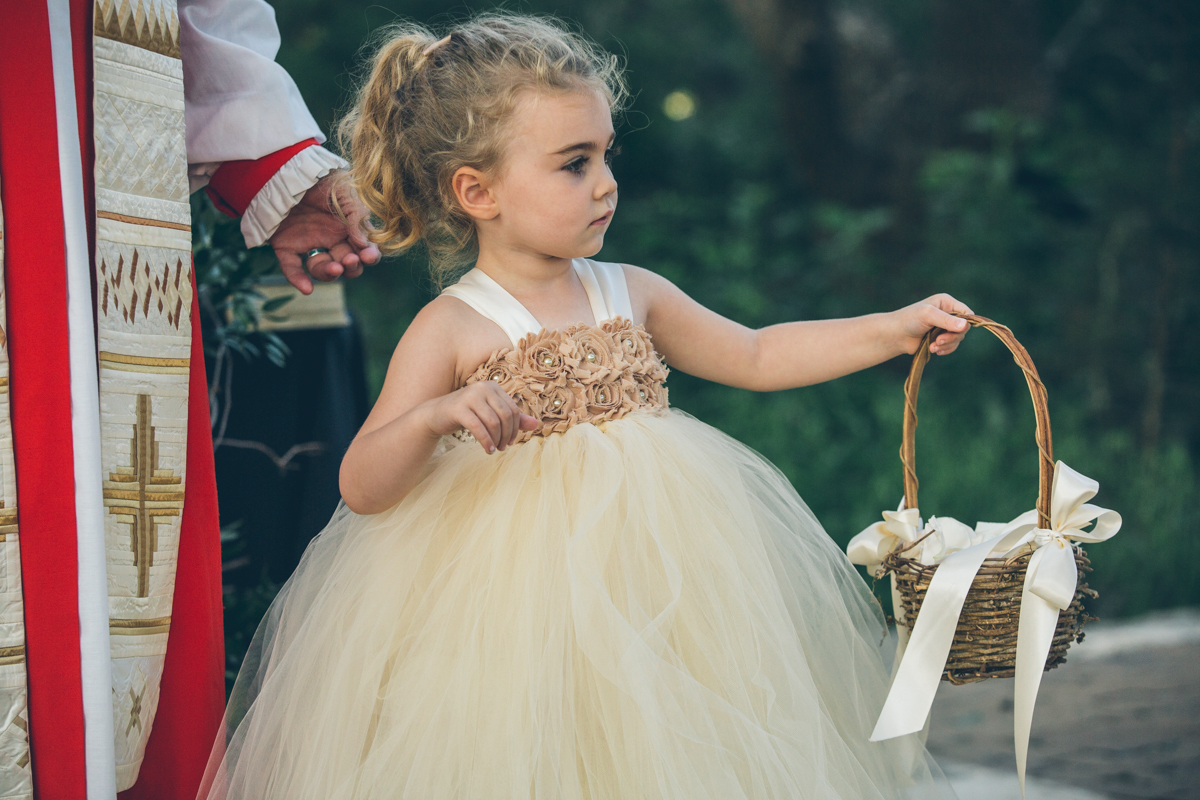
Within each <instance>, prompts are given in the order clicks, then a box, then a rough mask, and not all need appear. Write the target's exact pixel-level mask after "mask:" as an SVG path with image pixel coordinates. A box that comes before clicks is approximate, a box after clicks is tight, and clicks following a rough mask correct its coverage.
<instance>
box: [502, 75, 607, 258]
mask: <svg viewBox="0 0 1200 800" xmlns="http://www.w3.org/2000/svg"><path fill="white" fill-rule="evenodd" d="M510 131H511V138H510V141H509V144H508V146H507V150H506V152H505V156H504V160H503V163H502V166H501V169H500V172H499V174H498V175H497V177H496V179H495V182H494V183H493V185H492V197H493V200H494V201H495V208H496V211H497V214H496V216H495V217H494V218H493V219H491V220H489V221H488V222H489V223H490V224H486V225H484V226H482V227H481V231H480V233H481V239H480V245H481V247H482V246H483V245H484V244H485V243H484V239H485V238H492V239H494V241H495V243H496V244H500V245H501V246H504V247H507V248H513V249H517V250H520V251H522V252H526V253H530V254H534V255H539V256H543V257H545V256H549V257H552V258H578V257H586V256H593V255H595V254H596V253H598V252H600V248H601V246H602V245H603V244H604V233H605V231H607V230H608V226H609V223H610V222H611V221H612V217H613V212H614V210H615V209H616V207H617V182H616V180H614V179H613V174H612V170H611V169H610V168H609V163H610V159H611V157H612V155H613V152H614V151H613V137H614V134H613V124H612V115H611V114H610V113H609V110H608V103H607V102H606V101H605V99H604V96H603V95H602V94H601V93H600V92H599V91H588V90H581V91H578V92H570V93H566V94H535V93H533V92H527V93H526V94H525V95H524V96H523V97H522V98H521V99H520V101H519V102H518V104H517V108H516V110H515V113H514V118H513V120H512V123H511V127H510ZM485 229H489V230H486V234H488V235H485ZM493 234H494V236H493Z"/></svg>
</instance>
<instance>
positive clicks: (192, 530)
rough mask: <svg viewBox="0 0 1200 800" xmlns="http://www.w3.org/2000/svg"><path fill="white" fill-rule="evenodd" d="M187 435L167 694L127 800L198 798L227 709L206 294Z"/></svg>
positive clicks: (195, 344) (195, 323) (196, 337)
mask: <svg viewBox="0 0 1200 800" xmlns="http://www.w3.org/2000/svg"><path fill="white" fill-rule="evenodd" d="M195 285H196V283H195V272H194V271H193V274H192V288H193V289H195ZM187 437H188V444H187V483H186V485H185V488H184V503H183V523H182V529H181V532H180V535H179V568H178V573H177V574H176V577H175V599H174V601H173V603H172V608H171V636H170V639H169V640H168V641H167V661H166V665H165V667H164V672H163V679H162V688H161V692H162V694H161V695H160V699H159V701H158V714H157V715H156V716H155V718H154V727H153V728H152V729H151V731H150V741H149V742H148V743H147V744H146V760H145V761H144V762H143V763H142V769H141V772H140V773H139V775H138V780H137V783H135V784H134V785H133V788H131V789H129V790H128V791H125V792H121V793H120V794H119V795H118V797H119V798H120V800H194V798H195V797H196V790H197V789H198V788H199V786H200V779H201V778H202V777H203V775H204V767H205V765H206V764H207V762H208V755H209V752H210V751H211V750H212V747H213V741H214V740H215V739H216V736H217V729H218V728H220V726H221V716H222V715H223V714H224V713H225V638H224V636H225V634H224V625H223V621H222V617H221V531H220V525H219V524H218V521H217V481H216V473H215V472H214V467H213V448H212V428H211V427H210V423H209V414H208V382H207V381H206V379H205V374H204V346H203V343H202V341H201V335H200V301H199V295H194V296H193V300H192V362H191V376H190V378H189V385H188V433H187Z"/></svg>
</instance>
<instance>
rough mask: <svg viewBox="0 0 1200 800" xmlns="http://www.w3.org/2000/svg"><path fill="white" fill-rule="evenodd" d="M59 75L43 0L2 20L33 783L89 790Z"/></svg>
mask: <svg viewBox="0 0 1200 800" xmlns="http://www.w3.org/2000/svg"><path fill="white" fill-rule="evenodd" d="M56 124H57V123H56V118H55V111H54V72H53V67H52V62H51V56H50V25H49V20H48V18H47V12H46V4H45V3H41V2H22V3H6V4H5V13H4V23H3V24H2V25H0V173H2V175H3V177H2V178H0V186H2V191H3V202H4V215H5V239H6V241H5V250H6V253H5V261H6V263H5V289H6V292H7V299H6V302H7V311H8V331H7V333H8V348H9V362H10V366H9V370H10V375H11V394H10V398H11V408H12V426H13V444H14V450H15V453H16V467H17V510H18V514H19V515H20V516H19V523H20V526H21V527H20V536H21V576H22V581H23V583H24V593H25V637H26V653H27V670H28V673H29V713H30V726H29V733H30V738H31V747H32V755H33V788H34V793H35V796H36V797H37V798H38V799H39V800H79V798H82V797H85V796H86V776H85V774H84V750H83V688H82V686H81V684H80V674H79V668H80V664H79V584H78V580H79V577H78V561H77V557H76V554H77V550H76V547H77V545H76V541H75V475H74V467H73V455H72V442H71V381H70V371H69V362H68V349H67V285H66V283H67V275H66V249H65V245H64V240H63V212H62V194H61V191H62V190H61V186H60V184H59V180H58V174H59V169H58V139H57V136H56V135H55V131H56V130H57V128H56Z"/></svg>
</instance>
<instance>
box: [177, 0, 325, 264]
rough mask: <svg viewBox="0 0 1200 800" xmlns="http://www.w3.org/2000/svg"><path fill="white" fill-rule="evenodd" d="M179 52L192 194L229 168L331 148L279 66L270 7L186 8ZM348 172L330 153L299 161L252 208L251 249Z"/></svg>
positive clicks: (231, 2) (195, 1)
mask: <svg viewBox="0 0 1200 800" xmlns="http://www.w3.org/2000/svg"><path fill="white" fill-rule="evenodd" d="M179 45H180V51H181V56H182V59H183V89H184V121H185V124H186V126H187V152H188V178H189V184H190V188H191V191H193V192H195V191H197V190H199V189H201V188H203V187H204V186H205V185H206V184H207V183H208V180H209V178H211V177H212V175H213V173H214V172H216V171H217V168H218V167H220V166H221V163H222V162H225V161H240V160H254V159H258V158H262V157H263V156H265V155H268V154H270V153H274V152H275V151H276V150H281V149H283V148H285V147H288V146H289V145H293V144H295V143H296V142H301V141H304V140H305V139H316V140H317V141H318V142H323V141H325V136H324V135H323V134H322V133H321V129H320V128H319V127H317V123H316V120H314V119H313V117H312V114H310V113H309V111H308V106H306V105H305V104H304V98H302V97H301V96H300V90H299V89H297V88H296V84H295V82H294V81H293V80H292V78H291V76H290V75H288V74H287V71H286V70H284V68H283V67H281V66H279V65H278V64H276V63H275V54H276V53H277V52H279V28H278V27H277V26H276V24H275V10H274V9H272V8H271V7H270V6H269V5H267V4H266V3H265V2H264V1H263V0H179ZM345 166H346V162H345V161H343V160H342V159H341V158H339V157H338V156H336V155H334V154H333V153H331V152H329V151H328V150H326V149H325V148H323V147H310V148H307V149H306V150H303V151H301V152H300V153H298V154H296V156H294V157H293V158H292V159H291V160H290V161H288V162H287V163H286V164H285V165H284V166H283V168H282V169H280V170H279V172H277V173H276V174H275V176H274V177H273V178H271V180H269V181H268V182H267V183H266V185H265V186H263V188H262V189H261V190H260V191H259V193H258V194H257V195H255V196H254V199H253V200H252V201H251V202H250V205H249V206H248V207H247V209H246V213H245V214H244V215H243V217H242V233H243V234H244V235H245V237H246V245H247V246H248V247H256V246H258V245H260V244H262V243H263V242H265V241H266V240H267V239H268V238H269V237H270V236H271V234H273V233H274V232H275V229H276V228H278V227H279V223H280V222H281V221H282V220H283V218H284V217H285V216H287V214H288V212H289V211H291V209H292V207H293V206H294V205H295V204H296V203H298V202H299V201H300V198H302V197H303V196H304V193H305V192H306V191H308V189H309V188H310V187H311V186H312V185H313V184H314V183H316V182H317V181H318V180H320V179H321V178H322V177H324V176H325V175H327V174H329V172H330V171H332V170H334V169H338V168H342V167H345Z"/></svg>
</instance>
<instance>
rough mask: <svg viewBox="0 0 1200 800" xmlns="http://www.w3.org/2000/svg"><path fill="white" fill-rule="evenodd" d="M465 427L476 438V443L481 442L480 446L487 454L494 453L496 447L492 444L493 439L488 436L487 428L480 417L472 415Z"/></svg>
mask: <svg viewBox="0 0 1200 800" xmlns="http://www.w3.org/2000/svg"><path fill="white" fill-rule="evenodd" d="M463 427H464V428H466V429H467V431H468V432H469V433H470V434H471V435H472V436H474V437H475V441H477V442H479V446H480V447H482V448H483V449H484V451H485V452H488V453H490V452H492V450H493V448H494V447H495V445H494V444H493V443H492V440H491V437H489V436H488V432H487V428H486V427H484V425H483V422H481V421H480V419H479V418H478V417H476V416H474V415H471V417H470V418H469V419H468V420H467V421H466V423H464V424H463Z"/></svg>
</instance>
